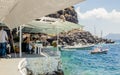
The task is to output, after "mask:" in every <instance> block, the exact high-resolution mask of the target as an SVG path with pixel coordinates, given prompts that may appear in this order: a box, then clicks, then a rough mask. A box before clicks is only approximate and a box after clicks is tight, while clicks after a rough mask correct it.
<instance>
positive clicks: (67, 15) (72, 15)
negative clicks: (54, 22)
mask: <svg viewBox="0 0 120 75" xmlns="http://www.w3.org/2000/svg"><path fill="white" fill-rule="evenodd" d="M46 17H52V18H61V19H63V20H66V21H70V22H73V23H78V19H77V13H76V12H75V10H74V7H73V6H71V7H69V8H66V9H64V10H59V11H57V12H56V13H53V14H49V15H47V16H46Z"/></svg>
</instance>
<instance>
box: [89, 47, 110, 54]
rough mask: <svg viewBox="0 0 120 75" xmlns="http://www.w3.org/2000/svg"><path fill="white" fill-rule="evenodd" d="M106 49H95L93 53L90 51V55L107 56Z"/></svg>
mask: <svg viewBox="0 0 120 75" xmlns="http://www.w3.org/2000/svg"><path fill="white" fill-rule="evenodd" d="M107 52H108V49H101V48H95V49H94V50H93V51H91V52H90V53H91V54H107Z"/></svg>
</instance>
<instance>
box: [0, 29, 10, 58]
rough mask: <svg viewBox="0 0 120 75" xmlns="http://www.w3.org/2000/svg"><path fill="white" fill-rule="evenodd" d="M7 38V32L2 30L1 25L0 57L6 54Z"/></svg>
mask: <svg viewBox="0 0 120 75" xmlns="http://www.w3.org/2000/svg"><path fill="white" fill-rule="evenodd" d="M7 40H8V35H7V32H6V31H4V30H3V27H0V57H4V56H5V55H6V43H7Z"/></svg>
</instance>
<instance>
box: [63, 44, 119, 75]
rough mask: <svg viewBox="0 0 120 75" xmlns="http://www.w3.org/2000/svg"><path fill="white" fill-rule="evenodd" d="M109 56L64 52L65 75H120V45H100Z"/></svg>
mask: <svg viewBox="0 0 120 75" xmlns="http://www.w3.org/2000/svg"><path fill="white" fill-rule="evenodd" d="M100 46H102V47H104V48H108V49H109V51H108V53H107V54H90V51H91V50H72V51H62V54H61V55H62V56H61V58H62V68H63V71H64V74H65V75H120V43H119V42H116V43H115V44H100Z"/></svg>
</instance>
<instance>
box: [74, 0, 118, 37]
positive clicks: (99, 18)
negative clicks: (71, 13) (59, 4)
mask: <svg viewBox="0 0 120 75" xmlns="http://www.w3.org/2000/svg"><path fill="white" fill-rule="evenodd" d="M75 10H76V12H77V14H78V20H79V24H81V25H84V29H85V30H87V31H90V32H91V33H92V34H94V35H97V36H101V32H102V34H103V35H102V37H104V36H106V35H108V34H109V33H114V34H118V33H120V21H119V20H120V0H85V1H84V2H81V3H79V4H77V5H75Z"/></svg>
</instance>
